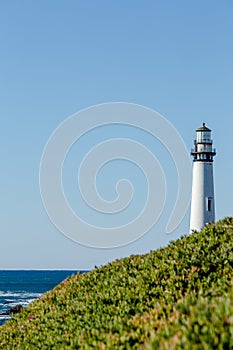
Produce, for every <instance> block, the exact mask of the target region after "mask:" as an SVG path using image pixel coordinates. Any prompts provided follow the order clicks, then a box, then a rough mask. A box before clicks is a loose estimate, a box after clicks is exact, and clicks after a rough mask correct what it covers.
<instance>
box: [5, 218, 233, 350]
mask: <svg viewBox="0 0 233 350" xmlns="http://www.w3.org/2000/svg"><path fill="white" fill-rule="evenodd" d="M79 348H81V349H91V348H94V349H168V350H172V349H192V350H194V349H233V219H232V218H227V219H225V220H223V221H221V222H218V223H216V224H211V225H208V226H207V227H206V228H205V229H203V230H202V231H201V232H199V233H193V234H191V235H189V236H186V237H182V238H181V239H179V240H177V241H175V242H172V243H170V245H169V246H168V247H166V248H163V249H159V250H157V251H152V252H150V253H149V254H146V255H141V256H131V257H129V258H125V259H122V260H118V261H115V262H114V263H110V264H108V265H106V266H103V267H101V268H98V269H95V270H93V271H91V272H88V273H85V274H83V275H81V274H77V275H74V276H71V277H70V278H68V279H67V280H65V281H63V282H62V283H61V284H60V285H58V286H57V287H55V288H54V290H52V291H50V292H47V293H45V294H44V295H43V297H42V298H40V299H39V300H37V301H35V302H33V303H32V304H31V305H30V306H29V307H27V308H25V309H23V311H22V312H21V313H20V314H18V315H17V316H15V317H14V318H13V319H11V320H10V321H8V322H7V323H6V324H5V325H3V326H2V327H0V349H10V350H12V349H20V350H21V349H22V350H23V349H30V350H32V349H59V350H60V349H79Z"/></svg>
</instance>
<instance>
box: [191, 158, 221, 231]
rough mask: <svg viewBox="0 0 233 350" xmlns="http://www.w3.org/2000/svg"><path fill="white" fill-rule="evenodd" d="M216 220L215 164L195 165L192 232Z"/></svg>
mask: <svg viewBox="0 0 233 350" xmlns="http://www.w3.org/2000/svg"><path fill="white" fill-rule="evenodd" d="M214 220H215V203H214V178H213V162H203V161H195V162H194V163H193V183H192V201H191V217H190V232H192V231H193V230H197V231H199V230H201V229H202V228H203V227H204V226H205V225H206V224H207V223H209V222H212V221H214Z"/></svg>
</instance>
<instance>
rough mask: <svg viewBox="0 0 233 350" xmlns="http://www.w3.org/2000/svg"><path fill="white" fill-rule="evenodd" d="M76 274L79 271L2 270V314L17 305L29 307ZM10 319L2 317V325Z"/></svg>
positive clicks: (0, 298) (0, 285)
mask: <svg viewBox="0 0 233 350" xmlns="http://www.w3.org/2000/svg"><path fill="white" fill-rule="evenodd" d="M81 272H84V271H81ZM76 273H77V271H73V270H59V271H50V270H43V271H42V270H36V271H33V270H32V271H27V270H22V271H21V270H17V271H4V270H2V271H1V270H0V314H2V313H4V312H6V310H9V309H10V308H12V307H13V306H15V305H17V304H21V305H22V306H23V307H25V306H27V305H28V304H29V303H31V302H32V301H33V300H35V299H37V298H39V297H40V296H41V295H42V294H43V293H45V292H47V291H48V290H51V289H53V288H54V287H55V286H56V285H57V284H59V283H60V282H61V281H63V280H64V279H66V278H67V277H68V276H71V275H72V274H76ZM9 318H10V316H6V315H0V325H2V324H3V323H4V322H6V320H7V319H9Z"/></svg>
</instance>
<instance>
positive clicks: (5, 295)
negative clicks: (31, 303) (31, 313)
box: [0, 291, 43, 301]
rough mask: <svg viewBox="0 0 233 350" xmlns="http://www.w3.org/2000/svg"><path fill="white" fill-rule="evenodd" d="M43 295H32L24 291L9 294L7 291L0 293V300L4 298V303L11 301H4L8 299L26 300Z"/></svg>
mask: <svg viewBox="0 0 233 350" xmlns="http://www.w3.org/2000/svg"><path fill="white" fill-rule="evenodd" d="M42 294H43V293H33V292H26V291H21V292H11V291H7V292H3V291H0V298H4V299H5V300H6V301H11V299H8V300H7V299H6V298H9V297H12V298H24V299H28V298H39V297H40V296H41V295H42Z"/></svg>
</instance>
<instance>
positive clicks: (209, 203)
mask: <svg viewBox="0 0 233 350" xmlns="http://www.w3.org/2000/svg"><path fill="white" fill-rule="evenodd" d="M206 210H207V211H211V210H212V197H207V198H206Z"/></svg>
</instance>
